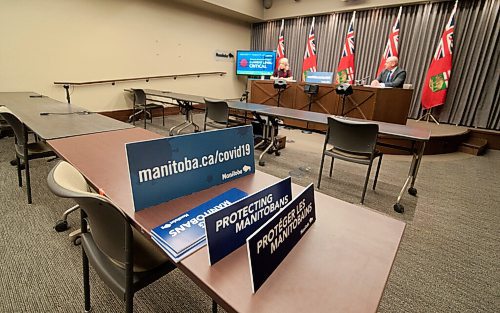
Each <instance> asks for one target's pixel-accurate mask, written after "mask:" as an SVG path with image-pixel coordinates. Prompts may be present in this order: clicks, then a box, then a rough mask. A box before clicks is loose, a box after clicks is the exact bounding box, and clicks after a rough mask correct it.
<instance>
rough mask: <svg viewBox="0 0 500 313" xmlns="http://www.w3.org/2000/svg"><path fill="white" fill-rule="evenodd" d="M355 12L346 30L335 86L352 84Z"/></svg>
mask: <svg viewBox="0 0 500 313" xmlns="http://www.w3.org/2000/svg"><path fill="white" fill-rule="evenodd" d="M355 16H356V11H354V12H353V13H352V19H351V23H349V29H348V30H347V36H346V38H345V43H344V48H343V49H342V56H341V58H340V62H339V66H338V67H337V75H336V76H337V77H336V82H337V84H342V83H349V84H354V17H355Z"/></svg>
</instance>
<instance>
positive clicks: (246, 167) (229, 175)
mask: <svg viewBox="0 0 500 313" xmlns="http://www.w3.org/2000/svg"><path fill="white" fill-rule="evenodd" d="M251 169H252V167H251V166H249V165H243V167H242V168H241V169H239V168H238V169H235V170H232V171H231V172H229V173H222V180H226V179H229V178H233V177H236V176H239V175H241V174H243V173H246V172H248V171H250V170H251Z"/></svg>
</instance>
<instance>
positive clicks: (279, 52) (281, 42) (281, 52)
mask: <svg viewBox="0 0 500 313" xmlns="http://www.w3.org/2000/svg"><path fill="white" fill-rule="evenodd" d="M284 28H285V20H284V19H282V20H281V28H280V35H279V37H278V47H277V48H276V68H278V67H279V65H280V60H281V59H283V58H284V57H285V37H284V36H283V29H284Z"/></svg>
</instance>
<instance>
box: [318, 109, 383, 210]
mask: <svg viewBox="0 0 500 313" xmlns="http://www.w3.org/2000/svg"><path fill="white" fill-rule="evenodd" d="M377 134H378V125H377V124H370V123H357V122H349V121H347V120H343V119H339V118H333V117H328V131H327V134H326V138H325V144H324V146H323V155H322V156H321V164H320V167H319V177H318V189H319V188H320V184H321V175H322V172H323V163H324V161H325V156H329V157H331V158H332V161H331V164H330V177H332V171H333V161H334V159H335V158H338V159H340V160H344V161H348V162H354V163H358V164H364V165H368V170H367V172H366V177H365V185H364V187H363V194H362V195H361V204H363V202H364V200H365V193H366V187H367V185H368V179H369V178H370V172H371V168H372V164H373V160H374V159H375V158H377V157H378V158H379V161H378V166H377V172H376V174H375V179H374V181H373V190H375V186H376V185H377V179H378V172H379V170H380V164H381V163H382V156H383V155H382V153H381V152H380V151H378V150H377V149H376V143H377ZM327 146H331V148H330V147H327Z"/></svg>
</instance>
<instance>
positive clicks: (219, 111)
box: [205, 98, 229, 123]
mask: <svg viewBox="0 0 500 313" xmlns="http://www.w3.org/2000/svg"><path fill="white" fill-rule="evenodd" d="M205 116H206V117H207V118H209V119H211V120H212V121H215V122H217V123H227V121H228V120H229V105H228V104H227V102H226V101H223V100H215V99H207V98H205Z"/></svg>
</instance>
